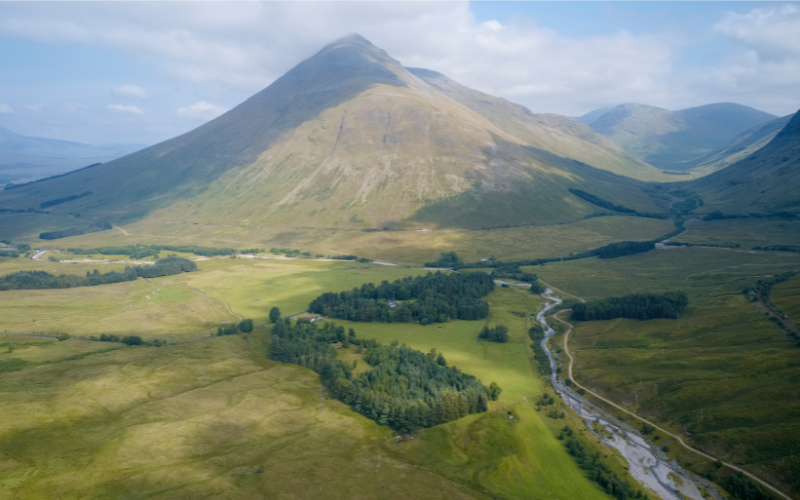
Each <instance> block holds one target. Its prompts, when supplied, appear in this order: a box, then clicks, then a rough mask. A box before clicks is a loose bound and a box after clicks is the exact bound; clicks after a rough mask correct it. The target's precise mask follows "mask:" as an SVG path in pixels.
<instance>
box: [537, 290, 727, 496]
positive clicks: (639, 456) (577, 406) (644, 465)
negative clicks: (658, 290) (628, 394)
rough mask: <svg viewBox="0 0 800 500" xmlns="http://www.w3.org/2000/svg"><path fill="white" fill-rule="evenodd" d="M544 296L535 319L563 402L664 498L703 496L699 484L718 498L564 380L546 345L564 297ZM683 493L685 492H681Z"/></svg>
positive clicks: (635, 476)
mask: <svg viewBox="0 0 800 500" xmlns="http://www.w3.org/2000/svg"><path fill="white" fill-rule="evenodd" d="M542 297H544V298H545V299H547V300H548V303H547V305H546V306H545V307H544V309H542V310H541V311H539V314H537V315H536V320H537V321H538V322H539V323H541V325H542V327H543V328H544V329H545V337H544V340H542V348H543V349H544V351H545V352H546V353H547V357H548V358H549V359H550V382H551V383H552V384H553V387H554V388H555V390H556V391H557V392H558V393H559V394H560V395H561V397H562V398H563V401H564V403H565V404H566V405H567V406H569V407H570V408H571V409H572V410H574V411H575V412H576V413H577V414H578V415H580V416H581V418H583V419H584V420H585V421H586V425H587V427H588V428H589V429H590V430H591V431H592V432H593V433H594V434H595V436H597V438H598V439H599V440H600V441H601V442H602V443H604V444H605V445H606V446H610V447H611V448H614V449H616V450H617V451H619V453H620V454H621V455H622V456H623V457H624V458H625V460H627V462H628V466H629V470H630V473H631V476H633V477H634V479H636V480H637V481H639V482H640V483H641V484H643V485H644V486H646V487H647V488H649V489H650V490H652V491H654V492H655V493H657V494H658V496H659V497H660V498H662V499H663V500H685V499H686V498H691V499H692V500H704V499H703V496H702V495H701V494H700V489H699V487H698V486H699V484H702V486H704V487H706V489H707V490H708V491H709V492H710V493H711V494H712V495H713V496H714V497H715V498H717V499H719V500H721V498H722V497H721V496H720V495H719V493H717V491H716V490H715V489H714V488H713V487H711V485H710V484H708V483H707V482H706V481H705V480H703V479H701V478H698V477H696V476H694V475H691V474H689V473H688V472H686V471H685V470H684V469H683V468H681V467H680V466H678V465H677V464H676V463H675V462H674V461H670V460H667V459H666V457H665V456H664V455H663V453H662V452H661V450H658V449H653V447H651V446H650V444H649V443H648V442H647V441H646V440H645V439H644V438H643V437H642V436H641V435H640V434H639V433H638V432H637V431H635V430H634V429H633V428H631V427H630V426H628V425H625V424H623V423H620V422H618V421H617V420H616V419H615V418H614V417H613V416H612V415H611V414H609V413H608V412H607V411H605V410H604V409H602V408H600V407H599V406H597V405H595V404H593V403H592V402H590V401H589V400H587V399H586V398H584V397H582V396H580V395H579V394H577V393H576V392H575V391H573V390H572V389H570V388H569V387H567V385H566V383H565V382H564V380H562V379H560V378H558V376H557V372H556V368H557V366H558V364H557V362H556V359H555V356H554V355H553V353H552V352H550V349H548V347H547V341H548V340H549V339H550V337H551V336H552V335H553V334H554V333H555V331H554V330H553V329H552V328H551V327H550V325H548V324H547V320H546V319H545V314H547V311H549V310H550V309H552V308H554V307H556V306H557V305H558V304H561V299H559V298H557V297H554V296H553V291H552V290H551V289H549V288H548V289H547V290H546V291H545V292H544V293H543V294H542ZM593 424H594V426H595V427H596V426H597V425H600V426H602V428H603V429H604V432H602V433H599V432H597V431H596V430H595V429H594V427H593ZM681 495H683V496H681Z"/></svg>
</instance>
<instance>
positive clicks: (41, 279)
mask: <svg viewBox="0 0 800 500" xmlns="http://www.w3.org/2000/svg"><path fill="white" fill-rule="evenodd" d="M195 270H197V264H195V263H194V262H192V261H190V260H186V259H183V258H180V257H176V256H174V255H171V256H169V257H167V258H165V259H161V260H159V261H158V262H156V263H155V264H154V265H152V266H133V267H131V266H128V267H126V268H125V270H124V271H122V272H119V271H110V272H107V273H105V274H103V273H100V272H99V271H98V270H97V269H95V270H94V271H92V272H89V271H87V272H86V276H76V275H71V274H60V275H58V276H56V275H53V274H50V273H48V272H45V271H19V272H16V273H11V274H7V275H5V276H3V277H0V290H46V289H53V288H75V287H79V286H97V285H108V284H111V283H121V282H123V281H134V280H136V279H137V278H158V277H161V276H171V275H173V274H179V273H185V272H191V271H195Z"/></svg>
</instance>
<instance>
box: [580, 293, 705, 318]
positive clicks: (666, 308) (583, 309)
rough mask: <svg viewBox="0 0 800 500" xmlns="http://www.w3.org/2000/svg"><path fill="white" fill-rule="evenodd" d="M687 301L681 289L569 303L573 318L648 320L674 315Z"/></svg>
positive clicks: (679, 312) (677, 315) (680, 311)
mask: <svg viewBox="0 0 800 500" xmlns="http://www.w3.org/2000/svg"><path fill="white" fill-rule="evenodd" d="M688 305H689V298H688V297H687V296H686V293H684V292H664V293H659V294H654V293H636V294H632V295H625V296H623V297H607V298H605V299H598V300H592V301H589V302H586V303H581V302H578V303H572V319H573V320H576V321H599V320H606V319H614V318H629V319H639V320H648V319H655V318H669V319H677V318H678V317H679V316H680V315H681V313H683V311H684V310H685V309H686V306H688Z"/></svg>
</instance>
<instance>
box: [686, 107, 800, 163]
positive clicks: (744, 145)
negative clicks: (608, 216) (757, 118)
mask: <svg viewBox="0 0 800 500" xmlns="http://www.w3.org/2000/svg"><path fill="white" fill-rule="evenodd" d="M791 118H792V115H789V116H784V117H782V118H778V119H777V120H772V121H769V122H766V123H762V124H760V125H756V126H755V127H753V128H751V129H748V130H745V131H744V132H742V133H741V134H739V135H737V136H736V137H734V138H733V139H731V140H730V141H728V143H726V144H725V145H724V146H722V147H720V148H718V149H716V150H714V151H712V152H711V153H709V154H707V155H705V156H702V157H700V158H697V159H696V160H693V161H691V162H687V166H689V165H691V166H692V169H693V170H694V171H695V172H696V173H711V172H716V171H717V170H720V169H723V168H725V167H727V166H728V165H732V164H733V163H736V162H737V161H739V160H741V159H743V158H746V157H747V156H749V155H751V154H753V153H754V152H756V151H758V150H759V149H761V148H763V147H764V146H766V145H767V144H768V143H769V142H770V141H771V140H772V139H774V138H775V136H776V135H778V132H780V131H781V130H783V128H784V127H785V126H786V124H787V123H789V120H790V119H791Z"/></svg>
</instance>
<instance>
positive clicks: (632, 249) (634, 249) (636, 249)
mask: <svg viewBox="0 0 800 500" xmlns="http://www.w3.org/2000/svg"><path fill="white" fill-rule="evenodd" d="M655 248H656V243H655V242H654V241H618V242H616V243H611V244H610V245H606V246H604V247H600V248H597V249H595V250H593V254H594V255H597V256H598V257H600V258H601V259H614V258H616V257H622V256H624V255H633V254H636V253H644V252H649V251H650V250H654V249H655Z"/></svg>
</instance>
